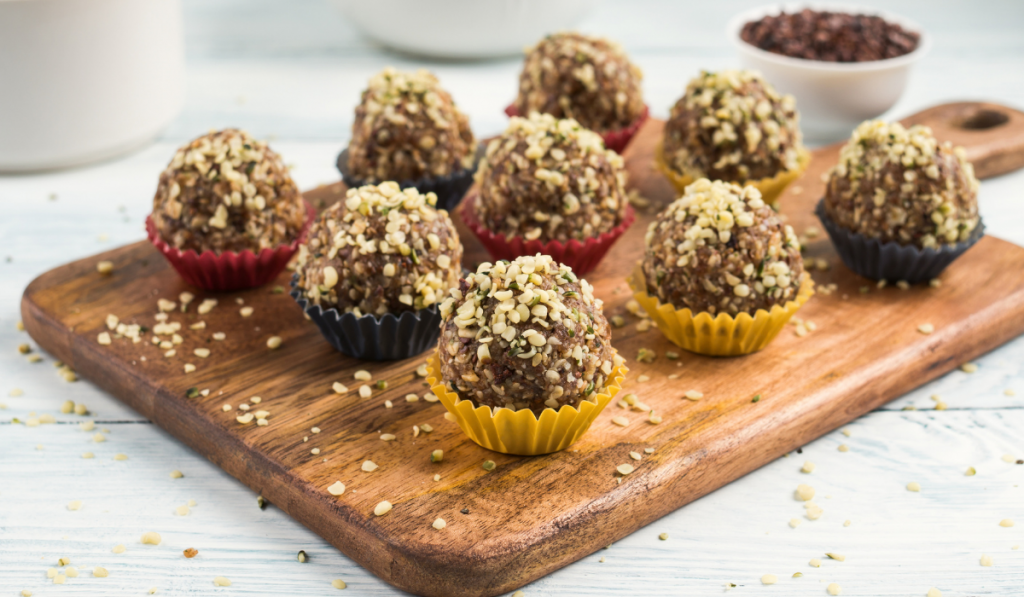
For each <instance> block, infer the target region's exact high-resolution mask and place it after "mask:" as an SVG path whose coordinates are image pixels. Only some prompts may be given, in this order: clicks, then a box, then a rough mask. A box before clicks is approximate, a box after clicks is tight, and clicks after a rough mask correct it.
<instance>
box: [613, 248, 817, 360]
mask: <svg viewBox="0 0 1024 597" xmlns="http://www.w3.org/2000/svg"><path fill="white" fill-rule="evenodd" d="M628 281H629V287H630V288H632V289H633V298H635V299H636V300H637V302H639V303H640V306H641V307H643V308H644V311H647V313H648V315H650V316H651V320H652V321H653V322H654V324H655V325H657V326H658V329H659V330H661V333H662V334H665V337H666V338H668V339H669V340H671V341H672V343H673V344H675V345H677V346H679V347H680V348H684V349H686V350H689V351H690V352H695V353H698V354H704V355H710V356H717V357H731V356H739V355H744V354H750V353H752V352H757V351H759V350H761V349H762V348H764V347H765V346H767V345H768V343H769V342H771V341H772V340H773V339H775V336H777V335H779V332H780V331H782V328H783V327H785V325H786V323H788V322H789V320H790V318H792V317H793V314H794V313H796V311H797V309H799V308H800V307H801V306H803V304H804V303H806V302H807V299H809V298H811V295H813V294H814V281H813V280H811V277H810V276H809V275H807V274H806V273H805V274H804V278H803V280H802V281H801V282H800V289H799V290H798V291H797V294H796V298H794V299H793V300H791V301H787V302H786V304H785V306H780V305H774V306H772V309H771V311H770V312H769V311H765V310H764V309H758V310H757V313H755V314H754V316H753V317H751V316H750V314H748V313H740V314H739V315H737V316H736V317H732V316H731V315H727V314H725V313H719V314H718V316H717V317H712V316H711V314H710V313H707V312H702V313H698V314H697V315H696V316H694V315H693V313H692V312H691V311H690V309H678V310H677V309H676V308H675V307H674V306H672V305H664V304H662V303H660V302H658V299H657V298H656V297H653V296H651V295H649V294H647V283H646V280H645V279H644V273H643V270H642V269H641V267H640V265H639V264H637V266H636V268H635V269H634V270H633V275H632V276H630V278H629V280H628Z"/></svg>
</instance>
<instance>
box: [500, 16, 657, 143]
mask: <svg viewBox="0 0 1024 597" xmlns="http://www.w3.org/2000/svg"><path fill="white" fill-rule="evenodd" d="M642 78H643V74H642V73H641V72H640V69H639V68H637V66H636V65H634V64H633V63H632V62H630V61H629V58H628V57H627V56H626V53H625V52H624V51H623V50H622V47H621V46H620V45H619V44H617V43H614V42H611V41H609V40H607V39H602V38H599V37H589V36H586V35H582V34H580V33H556V34H554V35H549V36H547V37H545V38H544V39H543V40H541V41H540V42H539V43H538V44H537V45H535V46H533V47H532V48H528V49H527V50H526V62H525V64H523V71H522V73H521V74H520V75H519V95H518V96H517V97H516V101H515V107H516V110H517V111H518V112H519V114H520V115H525V114H529V113H530V112H541V113H544V114H551V115H553V116H555V117H558V118H573V119H575V120H576V121H578V122H579V123H580V124H581V125H583V126H585V127H587V128H589V129H592V130H595V131H597V132H599V133H603V132H606V131H611V130H617V129H622V128H626V127H627V126H629V125H630V124H632V123H633V122H634V121H635V120H636V119H637V118H639V117H640V116H641V115H642V114H643V111H644V98H643V94H642V92H641V90H640V81H641V79H642Z"/></svg>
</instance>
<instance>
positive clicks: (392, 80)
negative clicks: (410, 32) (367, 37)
mask: <svg viewBox="0 0 1024 597" xmlns="http://www.w3.org/2000/svg"><path fill="white" fill-rule="evenodd" d="M348 152H349V153H348V167H349V170H350V171H351V173H352V176H354V177H356V178H358V179H361V180H365V181H367V182H381V181H385V180H418V179H421V178H425V177H440V176H447V175H449V174H451V173H453V172H456V171H458V170H462V169H466V168H469V167H471V166H472V164H473V155H474V153H475V152H476V141H475V140H474V139H473V132H472V131H471V130H470V129H469V118H467V117H466V115H465V114H463V113H462V112H460V111H459V110H458V108H456V107H455V103H454V102H453V101H452V97H451V96H450V95H449V94H448V92H447V91H445V90H444V89H441V86H440V84H439V83H438V81H437V78H436V77H434V75H432V74H430V73H429V72H427V71H425V70H419V71H416V72H414V73H403V72H399V71H396V70H395V69H393V68H390V67H389V68H386V69H384V70H383V71H381V72H380V73H378V74H376V75H374V76H373V78H371V79H370V84H369V87H368V88H367V89H366V91H364V92H363V96H362V101H361V102H360V104H359V106H357V107H356V116H355V122H353V123H352V141H351V142H350V143H349V146H348Z"/></svg>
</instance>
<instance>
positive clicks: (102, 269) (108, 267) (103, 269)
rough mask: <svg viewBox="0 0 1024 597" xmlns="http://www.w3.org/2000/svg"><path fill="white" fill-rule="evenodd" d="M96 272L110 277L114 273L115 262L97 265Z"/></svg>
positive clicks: (104, 262)
mask: <svg viewBox="0 0 1024 597" xmlns="http://www.w3.org/2000/svg"><path fill="white" fill-rule="evenodd" d="M96 271H98V272H99V273H101V274H103V275H104V276H106V275H109V274H110V273H111V272H113V271H114V262H112V261H100V262H99V263H97V264H96Z"/></svg>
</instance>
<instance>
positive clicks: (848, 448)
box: [839, 444, 850, 452]
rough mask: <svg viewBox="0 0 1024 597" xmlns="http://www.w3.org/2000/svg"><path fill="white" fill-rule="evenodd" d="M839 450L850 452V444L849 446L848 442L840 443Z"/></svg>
mask: <svg viewBox="0 0 1024 597" xmlns="http://www.w3.org/2000/svg"><path fill="white" fill-rule="evenodd" d="M839 451H840V452H849V451H850V446H847V445H846V444H839Z"/></svg>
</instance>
